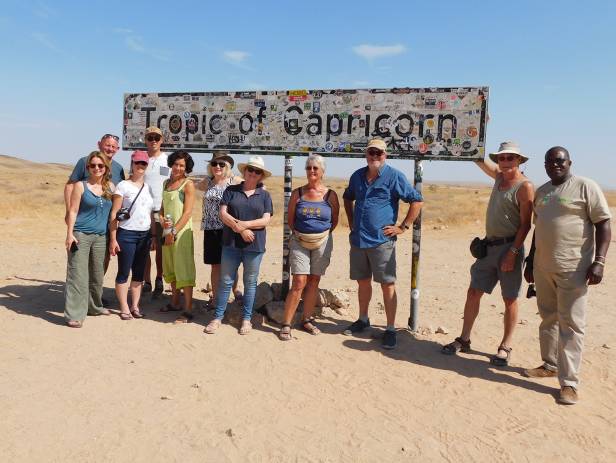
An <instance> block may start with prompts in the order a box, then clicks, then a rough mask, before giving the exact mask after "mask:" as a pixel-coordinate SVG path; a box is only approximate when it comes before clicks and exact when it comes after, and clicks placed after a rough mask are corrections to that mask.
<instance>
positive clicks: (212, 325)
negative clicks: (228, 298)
mask: <svg viewBox="0 0 616 463" xmlns="http://www.w3.org/2000/svg"><path fill="white" fill-rule="evenodd" d="M221 323H222V322H221V320H220V319H218V318H215V319H214V320H212V321H210V322H209V323H208V324H207V326H206V327H205V329H204V330H203V332H204V333H206V334H214V333H216V330H217V329H218V328H220V324H221Z"/></svg>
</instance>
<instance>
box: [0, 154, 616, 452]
mask: <svg viewBox="0 0 616 463" xmlns="http://www.w3.org/2000/svg"><path fill="white" fill-rule="evenodd" d="M11 166H13V167H11ZM68 171H69V169H68V168H67V167H62V166H50V165H39V164H36V163H28V162H26V161H21V160H16V159H14V158H12V159H11V158H8V157H1V158H0V185H1V186H0V191H2V192H4V193H5V196H4V197H5V198H7V197H8V198H9V200H8V201H5V204H4V205H3V206H2V209H0V225H1V227H2V230H3V239H2V241H1V242H0V255H1V256H2V265H1V266H0V352H1V353H0V364H1V369H0V409H1V410H2V419H1V420H0V436H2V438H0V455H2V461H6V462H26V461H27V462H39V461H40V462H43V461H45V462H48V461H63V462H67V461H70V462H73V461H75V462H84V461H132V462H141V461H143V462H146V461H147V462H150V461H183V462H187V461H190V462H192V461H199V462H201V461H207V462H225V461H230V462H231V461H241V462H244V461H246V462H289V461H294V462H295V461H297V462H312V461H315V462H373V461H452V462H453V461H612V460H614V459H615V458H616V441H615V440H614V438H613V436H614V433H613V429H614V428H613V426H616V406H615V405H614V403H613V402H612V401H613V400H616V381H615V379H614V373H613V371H612V370H614V367H616V360H615V357H614V349H616V335H615V334H614V331H613V327H614V326H616V312H615V311H614V310H613V306H614V297H615V296H616V271H615V270H614V267H613V265H610V264H611V261H612V260H613V259H612V258H610V257H609V256H608V265H607V267H606V276H605V280H604V283H603V284H601V285H600V286H598V287H595V288H593V289H592V291H591V295H590V300H589V316H588V326H587V337H586V350H585V357H584V361H583V370H582V380H583V384H582V387H581V390H580V397H581V402H580V403H579V404H578V405H576V406H574V407H563V406H560V405H557V404H556V402H555V394H556V393H557V391H558V383H557V381H556V380H555V379H550V380H545V381H538V380H530V379H527V378H524V377H522V376H521V374H520V373H521V370H522V369H523V368H525V367H529V366H537V365H539V363H540V357H539V345H538V339H537V328H538V324H539V318H538V315H537V314H536V312H537V310H536V305H535V300H534V299H532V300H527V299H524V300H523V301H522V304H521V311H520V324H519V325H518V329H517V332H516V337H515V344H514V346H513V349H514V350H513V353H512V355H513V356H512V363H511V365H510V366H509V367H508V368H503V369H498V368H495V367H493V366H491V365H490V363H489V358H488V357H489V355H491V354H492V353H494V352H495V349H496V347H497V345H498V342H499V340H500V336H501V330H502V328H501V326H502V315H501V314H502V312H503V306H502V302H501V301H500V296H499V293H498V291H496V293H495V294H493V295H491V296H486V297H485V300H484V301H483V304H482V311H481V313H480V316H479V319H478V322H477V326H476V329H475V332H474V334H473V338H472V340H473V348H474V351H473V352H472V353H470V354H465V355H461V356H459V357H446V356H443V355H441V354H440V353H439V349H440V345H441V343H444V342H449V341H451V340H452V339H453V337H455V336H457V334H458V331H459V329H460V326H461V316H462V308H463V301H464V297H465V291H466V288H467V286H468V278H469V277H468V268H469V265H470V264H471V262H472V258H471V256H470V255H469V253H468V242H469V241H470V239H471V238H472V237H473V236H474V235H475V234H478V232H477V230H478V229H480V228H481V226H482V225H481V223H475V222H476V221H480V220H481V218H480V217H481V216H482V215H483V209H481V207H482V206H481V204H482V202H481V201H482V200H483V199H485V197H486V192H485V191H484V190H485V189H484V190H477V191H478V193H477V194H475V193H474V191H476V190H472V189H470V190H469V189H467V190H463V191H461V192H457V190H456V192H455V193H456V194H454V193H452V191H453V190H452V189H448V187H446V186H443V185H439V186H437V187H436V188H435V189H434V191H432V194H433V195H434V198H432V201H437V199H436V195H438V194H442V195H447V194H449V195H450V200H443V201H441V202H442V203H443V204H433V205H432V206H431V205H430V189H429V188H426V198H427V211H428V210H430V209H432V210H435V208H437V207H438V208H441V209H442V210H444V211H448V212H447V214H450V215H451V217H455V216H456V209H455V208H456V207H457V205H458V204H459V203H458V202H457V201H458V200H459V198H458V196H462V197H463V196H466V197H469V196H470V197H473V198H474V197H475V196H478V197H480V198H483V199H482V200H480V199H478V200H477V203H476V204H475V206H474V207H475V208H476V209H480V210H479V211H478V212H477V216H473V217H472V218H470V219H469V220H465V221H460V222H459V223H458V222H456V221H454V220H448V219H446V218H447V217H449V216H448V215H445V213H442V214H441V215H440V216H432V217H429V218H428V219H427V221H426V226H425V227H424V233H423V244H422V257H421V307H420V326H421V328H422V332H423V333H424V334H411V333H410V332H408V331H406V330H405V329H404V327H405V325H406V321H407V318H408V316H409V293H410V288H409V280H410V244H411V243H410V238H411V236H410V234H406V235H403V237H402V238H401V240H400V243H399V246H398V262H399V267H398V274H399V282H398V298H399V310H398V319H397V324H398V326H399V328H400V331H399V347H398V348H397V349H396V350H394V351H391V352H387V351H383V350H382V349H381V348H380V347H379V342H378V339H376V338H378V336H379V334H380V332H381V330H382V327H383V324H384V321H385V320H384V313H383V310H382V308H380V307H382V306H381V305H380V304H379V303H380V302H382V299H381V297H380V294H379V293H380V290H378V288H376V287H375V291H374V301H373V303H372V305H371V309H370V310H371V319H372V322H373V325H374V328H373V330H372V331H371V332H370V333H369V334H367V335H366V336H362V337H359V338H349V337H345V336H342V335H341V334H340V332H341V330H342V329H343V327H344V326H345V325H346V324H347V323H349V322H350V321H352V320H353V319H355V317H356V315H357V313H356V311H357V305H356V302H355V300H354V299H353V298H354V297H355V286H354V284H353V283H352V282H350V281H349V280H348V257H347V255H348V240H347V229H346V228H344V227H341V228H340V229H339V230H337V231H336V234H335V248H334V258H333V259H332V262H333V263H332V266H331V267H330V268H329V270H328V273H327V275H326V276H325V277H324V279H323V283H322V285H321V286H322V287H326V288H328V289H342V290H348V291H349V293H350V296H351V298H352V307H351V309H350V310H349V311H348V313H346V314H345V315H338V314H335V313H333V312H325V313H324V317H323V318H322V319H320V320H319V325H320V327H321V328H322V330H323V334H322V335H320V336H317V337H312V336H310V335H308V334H306V333H303V332H301V331H299V330H294V331H293V336H294V340H293V341H292V342H288V343H282V342H280V341H279V340H278V339H277V336H276V332H277V327H276V326H274V325H273V324H271V323H270V322H268V321H266V320H262V317H260V316H257V317H256V318H257V320H256V322H257V329H256V330H255V331H254V332H253V333H251V334H250V335H249V336H239V335H238V334H237V327H236V326H231V325H228V324H225V325H223V327H222V328H221V329H220V330H219V332H218V333H217V334H216V335H213V336H206V335H204V334H203V333H202V330H203V326H204V325H205V324H206V323H207V322H208V321H209V320H210V318H211V314H210V313H206V312H204V311H202V310H198V311H197V313H198V316H197V318H196V320H195V323H191V324H187V325H184V326H177V325H173V324H171V321H172V320H173V317H172V315H170V314H161V313H160V312H158V309H159V308H160V307H161V305H162V304H163V303H164V302H166V300H165V301H164V302H152V301H150V300H149V299H146V300H145V301H144V304H143V309H144V312H145V313H146V314H147V318H146V319H143V320H133V321H130V322H122V321H120V319H119V318H118V317H117V316H111V317H90V318H88V319H87V320H86V323H85V325H84V328H83V329H81V330H72V329H69V328H66V327H65V326H63V318H62V311H63V281H64V275H65V269H66V254H65V251H64V248H63V240H64V234H65V227H64V224H63V206H62V202H61V185H62V183H63V182H64V179H65V177H66V175H67V174H68ZM278 181H279V180H274V181H273V183H272V185H271V190H272V192H273V193H274V194H277V192H279V191H280V190H279V189H278V188H279V186H278V183H275V182H278ZM46 182H47V183H46ZM488 194H489V192H488ZM278 196H280V197H281V194H280V195H278ZM277 201H278V200H277ZM198 209H199V208H196V210H195V218H198V217H199V215H200V212H199V210H198ZM278 211H280V209H278ZM281 215H282V214H278V216H279V217H281ZM426 215H427V216H428V212H427V213H426ZM439 218H440V220H441V221H440V222H439V220H438V219H439ZM279 223H280V222H277V224H278V225H275V226H273V227H271V228H270V230H269V231H268V251H267V253H266V255H265V258H264V260H263V264H262V266H261V280H262V281H269V282H274V281H280V277H281V260H282V258H281V256H282V246H281V237H282V227H281V226H280V225H279ZM445 226H446V228H445ZM196 236H197V239H196V240H195V242H196V247H197V250H196V261H197V263H198V265H197V277H198V288H199V289H200V288H204V287H205V285H206V282H207V281H208V280H209V270H208V269H206V267H205V266H204V265H202V264H199V263H200V262H202V250H201V234H200V232H197V235H196ZM612 246H614V244H613V245H612ZM615 252H616V250H615V249H612V252H611V255H612V256H613V255H614V253H615ZM114 276H115V263H112V265H111V267H110V270H109V272H108V273H107V275H106V278H105V295H106V296H107V297H108V298H110V299H111V300H112V301H115V298H114V296H113V290H112V288H113V280H114ZM196 296H197V299H198V300H197V301H196V304H198V305H200V304H201V303H202V301H203V300H204V299H205V295H204V293H202V292H200V291H197V292H196ZM112 308H115V306H112ZM438 326H442V327H444V328H446V329H447V330H448V331H449V334H447V335H443V334H434V330H435V329H436V328H437V327H438Z"/></svg>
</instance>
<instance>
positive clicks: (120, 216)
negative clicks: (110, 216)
mask: <svg viewBox="0 0 616 463" xmlns="http://www.w3.org/2000/svg"><path fill="white" fill-rule="evenodd" d="M128 219H130V211H129V210H128V208H127V207H123V208H122V209H120V210H119V211H118V212H116V220H117V221H119V222H122V221H123V220H128Z"/></svg>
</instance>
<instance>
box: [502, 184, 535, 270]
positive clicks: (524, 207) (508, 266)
mask: <svg viewBox="0 0 616 463" xmlns="http://www.w3.org/2000/svg"><path fill="white" fill-rule="evenodd" d="M516 198H517V200H518V204H519V205H520V226H519V227H518V231H517V232H516V234H515V239H514V240H513V244H512V245H511V247H510V248H509V251H508V252H507V254H505V257H503V260H502V261H501V264H500V268H501V271H503V272H511V271H513V269H514V267H515V260H516V256H517V252H516V251H515V250H518V249H520V248H521V247H522V245H523V244H524V240H525V239H526V235H528V232H529V231H530V224H531V219H532V217H533V200H534V199H535V189H534V188H533V185H532V183H530V182H525V183H523V184H522V185H521V186H520V188H519V189H518V192H517V193H516Z"/></svg>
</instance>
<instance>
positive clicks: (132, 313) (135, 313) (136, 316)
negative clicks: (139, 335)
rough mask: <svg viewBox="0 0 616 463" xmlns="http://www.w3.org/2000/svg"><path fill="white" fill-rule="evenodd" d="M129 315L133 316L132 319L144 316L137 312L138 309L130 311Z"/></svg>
mask: <svg viewBox="0 0 616 463" xmlns="http://www.w3.org/2000/svg"><path fill="white" fill-rule="evenodd" d="M130 314H131V315H132V316H133V318H143V317H144V316H145V315H143V314H142V313H141V312H140V311H139V309H137V310H131V311H130Z"/></svg>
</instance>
